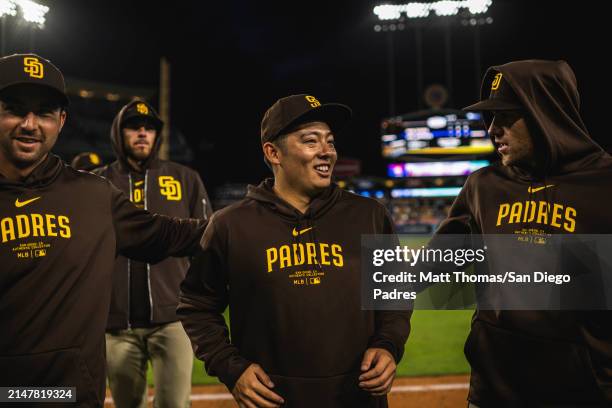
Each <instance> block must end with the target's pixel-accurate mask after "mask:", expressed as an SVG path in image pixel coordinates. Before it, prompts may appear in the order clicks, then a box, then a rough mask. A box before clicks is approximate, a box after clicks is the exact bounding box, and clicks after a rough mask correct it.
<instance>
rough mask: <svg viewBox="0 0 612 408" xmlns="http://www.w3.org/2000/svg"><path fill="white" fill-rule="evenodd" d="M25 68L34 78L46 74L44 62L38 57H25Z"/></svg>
mask: <svg viewBox="0 0 612 408" xmlns="http://www.w3.org/2000/svg"><path fill="white" fill-rule="evenodd" d="M23 70H24V71H25V72H26V73H27V74H28V75H30V76H31V77H32V78H42V77H43V76H45V70H44V67H43V64H41V63H40V61H39V60H38V58H36V57H25V58H24V59H23Z"/></svg>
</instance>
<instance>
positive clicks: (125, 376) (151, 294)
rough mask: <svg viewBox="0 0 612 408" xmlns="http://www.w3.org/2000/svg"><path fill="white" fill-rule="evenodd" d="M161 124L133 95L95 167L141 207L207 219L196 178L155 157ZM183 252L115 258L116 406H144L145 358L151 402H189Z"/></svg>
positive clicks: (111, 339)
mask: <svg viewBox="0 0 612 408" xmlns="http://www.w3.org/2000/svg"><path fill="white" fill-rule="evenodd" d="M162 126H163V122H162V121H161V119H160V118H159V116H158V115H157V112H156V111H155V109H153V107H152V106H151V105H149V104H148V103H147V102H145V101H140V100H136V101H132V102H130V103H128V104H127V105H125V106H124V107H123V108H122V109H121V110H120V111H119V113H118V114H117V116H116V117H115V119H114V121H113V125H112V129H111V142H112V146H113V150H114V151H115V154H116V155H117V160H116V161H115V162H114V163H111V164H110V165H108V166H105V167H103V168H101V169H100V170H99V171H97V172H96V173H97V174H100V175H102V176H104V177H106V178H108V179H109V180H110V181H112V182H113V184H114V185H115V186H117V187H118V188H119V189H121V190H122V191H123V192H124V193H125V194H126V195H128V196H129V197H130V199H131V201H132V202H133V203H134V204H135V205H136V206H138V207H140V208H144V209H146V210H148V211H151V212H154V213H159V214H164V215H170V216H174V217H181V218H185V217H188V218H200V219H204V220H208V217H209V216H210V215H211V213H212V210H211V206H210V203H209V200H208V196H207V194H206V189H205V188H204V185H203V184H202V180H201V179H200V176H199V175H198V174H197V173H196V172H195V171H193V170H191V169H189V168H187V167H185V166H182V165H180V164H178V163H174V162H171V161H162V160H160V159H159V158H158V152H159V148H160V146H161V133H160V132H161V129H162ZM188 265H189V261H188V259H187V258H167V259H165V260H163V261H161V262H159V263H157V264H155V265H152V264H148V263H144V262H138V261H136V260H133V259H128V258H125V257H122V256H120V257H118V258H117V259H116V261H115V268H114V272H113V292H112V297H111V306H110V312H109V317H108V324H107V333H106V359H107V365H108V379H109V386H110V389H111V392H112V395H113V400H114V401H115V405H117V407H118V408H122V407H138V406H140V407H146V404H147V382H146V373H147V366H148V362H149V361H151V363H152V366H153V377H154V381H155V403H156V405H157V406H160V407H177V408H178V407H188V406H189V395H190V393H191V372H192V365H193V351H192V349H191V343H190V342H189V338H188V337H187V335H186V334H185V331H184V329H183V327H182V325H181V323H180V322H179V321H178V317H177V315H176V306H177V305H178V292H179V285H180V282H181V281H182V280H183V278H184V277H185V273H186V272H187V267H188Z"/></svg>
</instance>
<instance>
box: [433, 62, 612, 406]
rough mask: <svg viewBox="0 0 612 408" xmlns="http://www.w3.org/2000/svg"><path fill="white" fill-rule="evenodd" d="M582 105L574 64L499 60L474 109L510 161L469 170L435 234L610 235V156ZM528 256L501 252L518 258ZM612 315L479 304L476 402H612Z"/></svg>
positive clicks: (472, 354) (474, 347)
mask: <svg viewBox="0 0 612 408" xmlns="http://www.w3.org/2000/svg"><path fill="white" fill-rule="evenodd" d="M579 106H580V102H579V95H578V90H577V84H576V78H575V76H574V73H573V71H572V69H571V68H570V66H569V65H568V64H567V63H566V62H565V61H544V60H527V61H515V62H510V63H507V64H504V65H500V66H493V67H490V68H489V69H488V71H487V73H486V74H485V77H484V79H483V83H482V89H481V101H480V102H478V103H476V104H474V105H471V106H469V107H467V108H465V109H466V110H471V111H482V112H483V115H484V118H485V122H486V124H487V126H488V131H489V135H490V137H491V139H492V141H493V142H494V144H495V146H496V148H497V152H498V153H499V155H500V157H501V163H499V164H494V165H491V166H488V167H485V168H483V169H480V170H479V171H477V172H475V173H473V174H472V175H471V176H470V177H469V178H468V180H467V181H466V184H465V186H464V187H463V189H462V191H461V193H460V195H459V196H458V198H457V199H456V201H455V203H454V204H453V206H452V209H451V211H450V215H449V217H448V218H447V219H446V220H445V221H443V222H442V224H441V225H440V227H439V229H438V231H437V234H517V235H518V236H521V235H522V236H530V237H535V238H537V237H540V238H541V239H540V240H539V241H534V242H540V243H542V242H545V241H546V237H547V236H550V235H552V234H607V233H609V232H610V229H611V227H612V219H611V218H610V216H609V214H610V208H609V200H607V199H603V198H606V197H608V195H609V194H610V191H611V187H612V182H611V180H612V159H611V158H610V156H609V155H608V154H607V153H606V152H604V151H603V150H602V149H601V147H600V146H598V145H597V144H596V143H595V142H594V141H593V140H592V139H591V137H590V136H589V134H588V132H587V130H586V127H585V125H584V123H583V121H582V119H581V117H580V114H579ZM537 246H538V245H535V246H534V244H532V245H531V247H530V246H529V245H526V248H525V251H539V249H536V247H537ZM540 247H542V246H541V245H540ZM542 248H543V247H542ZM526 254H527V253H524V254H521V253H507V254H503V256H505V257H507V259H508V260H510V262H515V261H516V262H520V259H521V257H522V256H526ZM500 256H501V254H500ZM509 270H513V269H509ZM611 317H612V316H611V315H610V314H609V312H607V311H592V312H589V311H583V312H579V311H571V310H565V311H563V310H537V311H532V310H480V309H477V310H476V312H475V314H474V317H473V320H472V327H471V332H470V334H469V337H468V339H467V342H466V345H465V354H466V357H467V359H468V361H469V363H470V366H471V369H472V373H471V379H470V391H469V396H468V399H469V401H470V406H474V407H480V408H485V407H506V406H512V407H515V406H516V407H519V406H521V407H523V406H537V407H540V406H546V407H549V406H550V407H553V406H554V407H583V406H589V407H590V406H609V405H610V404H611V403H612V329H610V328H611V327H612V326H611V323H610V322H611V320H610V319H611Z"/></svg>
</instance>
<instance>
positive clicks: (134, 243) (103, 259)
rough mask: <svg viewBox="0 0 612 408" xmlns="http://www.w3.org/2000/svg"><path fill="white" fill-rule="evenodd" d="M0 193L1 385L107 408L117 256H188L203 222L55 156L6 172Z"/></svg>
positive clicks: (157, 258)
mask: <svg viewBox="0 0 612 408" xmlns="http://www.w3.org/2000/svg"><path fill="white" fill-rule="evenodd" d="M0 197H1V198H2V199H1V200H0V265H2V266H0V271H1V273H0V333H1V335H0V385H2V386H39V387H43V386H44V387H76V400H77V403H76V404H74V406H78V407H102V406H103V404H104V396H105V358H104V353H105V347H104V329H105V326H106V319H107V317H108V307H109V303H110V293H111V279H112V273H111V272H112V266H113V262H114V259H115V254H117V253H120V254H123V255H125V256H129V257H130V258H134V259H138V260H142V261H147V262H157V261H160V260H161V259H163V258H165V257H167V256H170V255H175V256H185V255H187V254H190V253H192V251H193V250H194V249H195V248H196V247H197V246H198V242H199V239H200V237H201V235H202V232H203V225H202V224H201V222H199V221H196V220H178V219H172V218H169V217H165V216H157V215H151V214H149V213H148V212H146V211H144V210H141V209H138V208H137V207H135V206H134V205H133V204H132V203H131V202H130V200H129V199H128V198H127V197H126V196H125V195H124V194H123V193H121V191H119V190H118V189H117V188H115V187H114V186H113V185H112V184H111V183H110V182H109V181H108V180H106V179H104V178H102V177H99V176H96V175H93V174H90V173H86V172H80V171H76V170H74V169H72V168H71V167H69V166H67V165H66V164H64V163H63V162H62V161H61V160H60V159H59V158H58V157H57V156H54V155H52V154H49V156H48V157H47V158H46V159H45V160H44V161H43V162H42V163H41V164H40V165H39V166H38V167H37V168H36V169H34V171H33V172H32V173H31V174H30V175H29V176H28V177H27V178H26V179H25V180H23V181H21V182H14V181H9V180H7V179H5V178H3V177H1V176H0ZM21 405H23V404H21ZM44 405H45V406H53V405H54V404H44ZM65 405H66V404H64V405H63V406H65ZM70 406H73V405H72V404H71V405H70Z"/></svg>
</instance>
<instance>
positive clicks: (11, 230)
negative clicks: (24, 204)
mask: <svg viewBox="0 0 612 408" xmlns="http://www.w3.org/2000/svg"><path fill="white" fill-rule="evenodd" d="M0 229H1V230H2V242H6V241H12V240H14V239H15V227H14V226H13V219H12V218H8V217H7V218H3V219H2V221H0Z"/></svg>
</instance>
